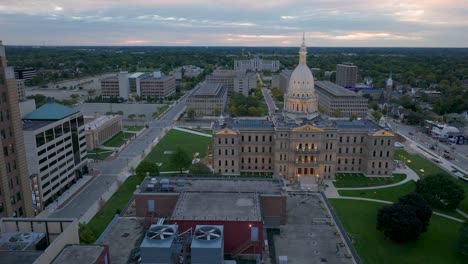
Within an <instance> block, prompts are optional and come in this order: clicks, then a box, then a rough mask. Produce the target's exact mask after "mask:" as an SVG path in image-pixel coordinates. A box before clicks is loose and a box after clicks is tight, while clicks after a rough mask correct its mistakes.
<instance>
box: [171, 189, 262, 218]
mask: <svg viewBox="0 0 468 264" xmlns="http://www.w3.org/2000/svg"><path fill="white" fill-rule="evenodd" d="M171 220H236V221H260V220H261V213H260V203H259V199H258V194H255V193H229V195H226V193H202V192H196V193H192V192H185V193H182V194H180V196H179V199H178V200H177V204H176V207H175V208H174V211H173V213H172V216H171Z"/></svg>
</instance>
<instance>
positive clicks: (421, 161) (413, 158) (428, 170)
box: [395, 149, 468, 212]
mask: <svg viewBox="0 0 468 264" xmlns="http://www.w3.org/2000/svg"><path fill="white" fill-rule="evenodd" d="M395 159H397V160H402V161H405V164H406V165H407V166H408V167H410V168H411V169H412V170H414V171H415V172H416V173H417V174H418V175H419V177H421V178H423V177H424V176H425V175H428V174H433V173H442V174H447V175H450V174H449V173H448V172H446V171H445V170H443V169H442V168H440V167H439V166H437V165H435V164H434V163H432V162H430V161H428V160H426V159H425V158H423V157H421V156H419V155H416V154H410V153H408V152H406V151H404V150H400V149H398V150H395ZM421 169H422V170H423V171H424V172H422V171H421ZM457 182H458V183H459V184H460V185H461V186H462V187H463V189H464V190H465V199H464V200H463V201H462V202H461V203H460V205H459V206H458V208H459V209H460V210H462V211H464V212H468V183H467V182H465V181H463V180H459V181H457Z"/></svg>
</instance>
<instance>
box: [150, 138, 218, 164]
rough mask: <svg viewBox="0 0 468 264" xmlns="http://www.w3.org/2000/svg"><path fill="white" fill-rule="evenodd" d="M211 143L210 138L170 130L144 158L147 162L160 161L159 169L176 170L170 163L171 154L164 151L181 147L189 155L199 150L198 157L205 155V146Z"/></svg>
mask: <svg viewBox="0 0 468 264" xmlns="http://www.w3.org/2000/svg"><path fill="white" fill-rule="evenodd" d="M209 144H211V138H209V137H204V136H198V135H194V134H190V133H187V132H182V131H178V130H173V129H172V130H170V131H169V132H168V133H167V135H166V136H165V137H164V138H163V139H162V140H161V141H160V142H159V143H158V144H157V145H156V146H155V147H154V148H153V149H152V150H151V152H150V153H149V154H148V156H147V157H146V159H145V160H147V161H149V162H162V163H163V164H162V166H161V167H159V171H177V170H178V169H177V168H176V167H174V166H173V165H172V164H170V157H171V155H167V154H164V151H168V150H170V151H175V150H176V149H177V148H178V147H180V148H182V149H183V150H184V151H185V152H187V154H189V155H190V157H193V155H194V154H195V153H196V152H199V153H200V154H199V157H200V158H203V157H205V155H206V148H207V147H208V145H209Z"/></svg>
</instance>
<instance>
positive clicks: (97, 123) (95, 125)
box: [85, 115, 121, 130]
mask: <svg viewBox="0 0 468 264" xmlns="http://www.w3.org/2000/svg"><path fill="white" fill-rule="evenodd" d="M119 118H121V116H120V115H104V116H100V117H98V118H96V119H94V120H93V121H91V122H89V123H87V124H85V130H90V129H95V128H98V127H100V126H102V125H103V124H105V123H107V122H109V121H112V120H114V119H119Z"/></svg>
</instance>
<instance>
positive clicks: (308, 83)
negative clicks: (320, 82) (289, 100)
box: [288, 64, 314, 93]
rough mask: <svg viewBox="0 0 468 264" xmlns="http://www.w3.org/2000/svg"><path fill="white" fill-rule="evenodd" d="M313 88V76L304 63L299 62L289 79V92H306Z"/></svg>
mask: <svg viewBox="0 0 468 264" xmlns="http://www.w3.org/2000/svg"><path fill="white" fill-rule="evenodd" d="M311 90H314V76H313V75H312V72H311V71H310V69H309V67H307V65H306V64H299V65H298V66H297V67H296V69H295V70H294V71H293V73H292V74H291V78H290V79H289V88H288V92H289V93H308V92H311Z"/></svg>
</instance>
